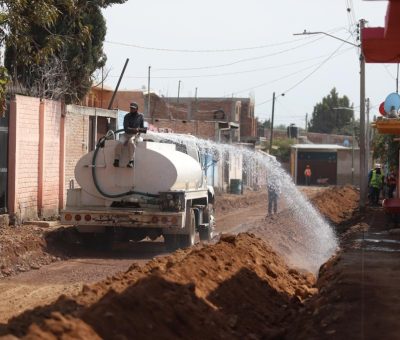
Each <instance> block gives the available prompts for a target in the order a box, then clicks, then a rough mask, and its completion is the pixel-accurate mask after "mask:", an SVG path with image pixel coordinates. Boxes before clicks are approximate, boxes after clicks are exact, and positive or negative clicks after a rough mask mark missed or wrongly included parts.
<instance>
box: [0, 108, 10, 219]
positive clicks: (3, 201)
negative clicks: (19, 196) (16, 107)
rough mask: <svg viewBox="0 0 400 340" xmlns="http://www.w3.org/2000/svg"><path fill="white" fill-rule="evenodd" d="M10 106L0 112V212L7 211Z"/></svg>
mask: <svg viewBox="0 0 400 340" xmlns="http://www.w3.org/2000/svg"><path fill="white" fill-rule="evenodd" d="M9 112H10V106H9V105H8V103H7V108H6V110H5V112H4V113H0V214H3V213H6V212H7V179H8V176H7V175H8V118H9Z"/></svg>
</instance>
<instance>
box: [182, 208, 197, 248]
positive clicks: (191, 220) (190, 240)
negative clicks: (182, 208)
mask: <svg viewBox="0 0 400 340" xmlns="http://www.w3.org/2000/svg"><path fill="white" fill-rule="evenodd" d="M186 222H188V225H187V228H186V230H187V232H188V234H183V235H178V236H179V241H180V242H179V243H180V248H189V247H192V246H194V241H195V236H196V219H195V217H194V211H193V210H190V215H189V216H187V217H186Z"/></svg>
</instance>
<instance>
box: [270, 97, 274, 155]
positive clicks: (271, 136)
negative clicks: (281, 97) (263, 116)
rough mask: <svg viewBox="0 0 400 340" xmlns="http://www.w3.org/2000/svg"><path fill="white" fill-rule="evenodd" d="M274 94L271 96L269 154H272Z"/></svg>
mask: <svg viewBox="0 0 400 340" xmlns="http://www.w3.org/2000/svg"><path fill="white" fill-rule="evenodd" d="M274 113H275V92H274V93H273V94H272V115H271V135H270V136H269V153H270V154H272V141H273V138H274V137H273V136H274Z"/></svg>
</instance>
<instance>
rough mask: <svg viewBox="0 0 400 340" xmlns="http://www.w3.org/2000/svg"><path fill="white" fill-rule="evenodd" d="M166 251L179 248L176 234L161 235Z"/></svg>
mask: <svg viewBox="0 0 400 340" xmlns="http://www.w3.org/2000/svg"><path fill="white" fill-rule="evenodd" d="M163 236H164V244H165V248H166V249H167V251H175V250H177V249H178V248H179V242H178V235H173V234H171V235H163Z"/></svg>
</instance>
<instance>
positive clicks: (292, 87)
mask: <svg viewBox="0 0 400 340" xmlns="http://www.w3.org/2000/svg"><path fill="white" fill-rule="evenodd" d="M344 44H345V43H344V42H342V43H341V44H340V45H339V47H338V48H336V49H335V50H334V51H333V52H332V53H331V55H330V56H329V57H328V58H326V59H325V60H324V61H322V63H321V64H319V65H318V66H317V67H316V68H315V69H314V70H313V71H312V72H310V73H309V74H307V75H306V76H305V77H304V78H303V79H301V80H300V81H298V82H297V83H295V84H294V85H293V86H291V87H289V88H288V89H287V90H286V91H284V92H283V93H282V94H281V95H279V97H281V96H284V95H285V94H286V93H288V92H290V91H291V90H293V89H295V88H296V87H297V86H299V85H300V84H302V83H303V82H305V81H306V80H307V79H308V78H310V77H311V76H312V75H313V74H314V73H315V72H317V71H318V70H319V69H320V68H321V67H322V66H323V65H325V64H326V63H327V62H328V61H329V60H331V59H332V58H333V56H334V55H335V54H336V53H337V52H338V51H339V50H340V49H341V48H342V46H343V45H344ZM270 101H272V99H269V100H266V101H263V102H261V103H258V104H257V105H255V106H260V105H263V104H266V103H268V102H270Z"/></svg>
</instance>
